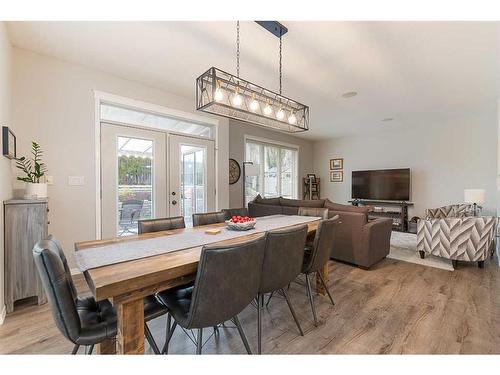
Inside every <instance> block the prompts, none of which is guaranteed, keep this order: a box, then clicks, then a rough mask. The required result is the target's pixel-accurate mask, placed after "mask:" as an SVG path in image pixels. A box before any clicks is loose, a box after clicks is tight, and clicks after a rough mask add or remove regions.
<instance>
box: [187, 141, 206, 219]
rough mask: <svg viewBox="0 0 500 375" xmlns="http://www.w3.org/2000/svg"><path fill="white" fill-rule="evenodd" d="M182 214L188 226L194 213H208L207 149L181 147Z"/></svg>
mask: <svg viewBox="0 0 500 375" xmlns="http://www.w3.org/2000/svg"><path fill="white" fill-rule="evenodd" d="M180 152H181V157H180V160H181V168H180V170H181V201H180V204H181V214H182V216H184V220H185V221H186V223H187V224H190V223H191V222H192V215H193V214H194V213H202V212H206V211H207V202H206V196H207V189H206V149H205V148H204V147H199V146H188V145H181V149H180Z"/></svg>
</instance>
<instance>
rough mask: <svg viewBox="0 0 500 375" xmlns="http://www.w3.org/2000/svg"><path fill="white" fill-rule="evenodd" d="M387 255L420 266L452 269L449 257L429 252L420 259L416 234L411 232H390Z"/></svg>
mask: <svg viewBox="0 0 500 375" xmlns="http://www.w3.org/2000/svg"><path fill="white" fill-rule="evenodd" d="M387 257H388V258H391V259H396V260H401V261H403V262H409V263H415V264H421V265H422V266H428V267H434V268H440V269H442V270H446V271H454V269H453V266H452V264H451V260H449V259H445V258H440V257H435V256H433V255H429V254H426V255H425V259H421V258H420V255H419V253H418V251H417V235H416V234H412V233H403V232H395V231H394V232H392V235H391V251H390V253H389V255H388V256H387Z"/></svg>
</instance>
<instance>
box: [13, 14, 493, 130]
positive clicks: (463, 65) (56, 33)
mask: <svg viewBox="0 0 500 375" xmlns="http://www.w3.org/2000/svg"><path fill="white" fill-rule="evenodd" d="M282 23H283V24H284V25H285V26H286V27H287V28H288V30H289V32H288V33H287V34H286V35H285V36H284V37H283V63H284V65H283V73H284V83H283V94H284V95H286V96H288V97H290V98H292V99H296V100H297V101H299V102H302V103H305V104H307V105H309V106H310V110H311V117H310V131H309V132H307V133H304V134H303V135H301V136H303V137H306V138H311V139H322V138H325V137H340V136H349V135H359V134H366V133H375V132H380V131H388V130H392V129H397V128H403V127H406V126H429V125H428V124H431V123H436V120H437V121H439V120H441V119H446V118H449V117H457V116H462V115H480V114H481V113H484V112H490V113H491V111H496V103H497V98H498V97H499V96H500V95H499V94H500V74H499V72H500V69H499V66H500V64H499V62H500V54H499V35H500V33H499V28H500V26H499V25H500V24H499V23H496V22H286V21H282ZM8 32H9V36H10V39H11V42H12V44H13V45H14V46H17V47H20V48H24V49H29V50H33V51H36V52H39V53H42V54H46V55H49V56H53V57H57V58H60V59H63V60H66V61H70V62H74V63H79V64H82V65H86V66H89V67H92V68H95V69H98V70H101V71H105V72H109V73H111V74H114V75H117V76H120V77H122V78H126V79H129V80H133V81H138V82H142V83H144V84H147V85H151V86H154V87H159V88H162V89H164V90H166V91H169V92H172V93H175V94H178V95H181V96H184V97H188V98H191V99H193V98H194V94H195V93H194V80H195V78H196V77H197V76H198V75H199V74H201V73H202V72H204V71H205V70H207V69H208V68H209V67H211V66H216V67H219V68H221V69H223V70H226V71H229V72H233V73H235V71H236V63H235V54H236V46H235V40H236V27H235V22H8ZM240 33H241V72H240V75H241V77H242V78H244V79H247V80H249V81H252V82H255V83H256V84H259V85H261V86H264V87H267V88H269V89H271V90H275V91H277V90H278V40H277V39H276V38H275V37H274V36H272V35H271V34H270V33H269V32H267V31H265V30H264V29H262V28H261V27H260V26H259V25H257V24H256V23H254V22H242V23H241V32H240ZM348 91H356V92H358V95H357V96H354V97H351V98H347V99H346V98H343V97H342V94H343V93H345V92H348ZM495 113H496V112H495ZM386 118H393V119H394V120H393V121H381V120H382V119H386Z"/></svg>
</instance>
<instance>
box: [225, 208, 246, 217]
mask: <svg viewBox="0 0 500 375" xmlns="http://www.w3.org/2000/svg"><path fill="white" fill-rule="evenodd" d="M222 212H224V214H225V215H226V220H229V219H231V218H232V217H233V216H248V208H246V207H241V208H224V209H222Z"/></svg>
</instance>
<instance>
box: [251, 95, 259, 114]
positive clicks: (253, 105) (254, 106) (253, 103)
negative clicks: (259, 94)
mask: <svg viewBox="0 0 500 375" xmlns="http://www.w3.org/2000/svg"><path fill="white" fill-rule="evenodd" d="M258 109H259V102H258V101H257V100H256V99H255V94H254V95H252V101H251V102H250V110H252V111H253V112H257V110H258Z"/></svg>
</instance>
